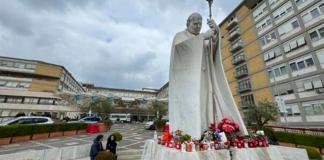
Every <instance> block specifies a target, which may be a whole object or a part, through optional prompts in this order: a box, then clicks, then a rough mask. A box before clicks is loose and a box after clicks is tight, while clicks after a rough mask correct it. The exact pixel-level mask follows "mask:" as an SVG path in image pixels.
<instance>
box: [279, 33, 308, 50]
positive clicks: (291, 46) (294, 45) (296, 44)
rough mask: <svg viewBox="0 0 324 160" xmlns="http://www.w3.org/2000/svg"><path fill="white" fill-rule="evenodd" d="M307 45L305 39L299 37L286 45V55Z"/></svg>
mask: <svg viewBox="0 0 324 160" xmlns="http://www.w3.org/2000/svg"><path fill="white" fill-rule="evenodd" d="M305 45H306V41H305V37H304V36H299V37H297V38H294V39H292V40H290V41H288V42H287V43H285V44H284V51H285V53H289V52H291V51H294V50H297V49H299V48H301V47H303V46H305Z"/></svg>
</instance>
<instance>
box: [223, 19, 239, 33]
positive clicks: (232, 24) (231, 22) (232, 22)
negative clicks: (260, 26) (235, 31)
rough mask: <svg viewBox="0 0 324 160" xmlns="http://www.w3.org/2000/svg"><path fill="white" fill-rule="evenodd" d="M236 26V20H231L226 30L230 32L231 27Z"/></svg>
mask: <svg viewBox="0 0 324 160" xmlns="http://www.w3.org/2000/svg"><path fill="white" fill-rule="evenodd" d="M237 24H238V20H237V18H236V17H235V18H233V19H232V20H231V21H229V22H228V24H227V27H226V29H227V30H231V29H232V28H233V27H235V26H236V25H237Z"/></svg>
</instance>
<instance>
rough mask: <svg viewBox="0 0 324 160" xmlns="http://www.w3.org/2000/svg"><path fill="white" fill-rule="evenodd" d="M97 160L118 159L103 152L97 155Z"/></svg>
mask: <svg viewBox="0 0 324 160" xmlns="http://www.w3.org/2000/svg"><path fill="white" fill-rule="evenodd" d="M95 160H116V158H115V156H114V154H112V153H111V152H107V151H101V152H99V153H98V154H97V156H96V158H95Z"/></svg>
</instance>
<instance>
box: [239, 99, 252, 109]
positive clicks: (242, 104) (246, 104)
mask: <svg viewBox="0 0 324 160" xmlns="http://www.w3.org/2000/svg"><path fill="white" fill-rule="evenodd" d="M239 105H240V108H241V109H243V110H246V109H248V108H249V106H250V105H253V104H251V102H246V101H240V104H239Z"/></svg>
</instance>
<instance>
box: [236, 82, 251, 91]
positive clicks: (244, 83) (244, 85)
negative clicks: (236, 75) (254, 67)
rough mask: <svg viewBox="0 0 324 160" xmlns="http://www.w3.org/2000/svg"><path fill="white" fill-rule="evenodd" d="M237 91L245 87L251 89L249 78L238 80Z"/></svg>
mask: <svg viewBox="0 0 324 160" xmlns="http://www.w3.org/2000/svg"><path fill="white" fill-rule="evenodd" d="M238 89H239V91H244V90H246V89H251V83H250V79H245V80H242V81H239V82H238Z"/></svg>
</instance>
